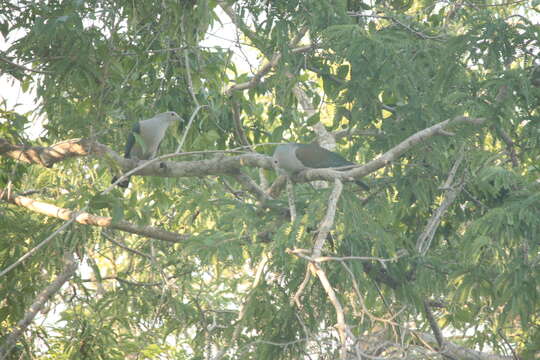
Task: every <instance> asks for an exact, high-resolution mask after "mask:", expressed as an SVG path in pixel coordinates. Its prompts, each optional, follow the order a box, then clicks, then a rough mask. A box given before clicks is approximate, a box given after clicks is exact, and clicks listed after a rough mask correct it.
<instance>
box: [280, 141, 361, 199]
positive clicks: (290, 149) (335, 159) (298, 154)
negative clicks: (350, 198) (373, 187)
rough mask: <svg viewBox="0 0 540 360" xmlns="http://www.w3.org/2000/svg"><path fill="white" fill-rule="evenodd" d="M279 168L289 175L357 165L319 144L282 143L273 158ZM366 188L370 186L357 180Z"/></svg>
mask: <svg viewBox="0 0 540 360" xmlns="http://www.w3.org/2000/svg"><path fill="white" fill-rule="evenodd" d="M272 161H273V163H274V166H276V167H277V168H278V170H280V171H282V172H285V173H287V174H289V175H292V174H294V173H298V172H300V171H302V170H307V169H322V168H336V167H342V166H347V165H355V164H354V163H353V162H351V161H348V160H346V159H345V158H343V156H341V155H339V154H338V153H335V152H332V151H329V150H326V149H325V148H323V147H320V146H319V145H317V144H297V143H288V144H281V145H278V146H277V147H276V150H275V151H274V156H273V158H272ZM355 183H357V184H358V185H360V186H361V187H363V188H364V189H365V190H369V187H368V186H367V185H366V184H365V183H364V182H362V181H360V180H357V181H355Z"/></svg>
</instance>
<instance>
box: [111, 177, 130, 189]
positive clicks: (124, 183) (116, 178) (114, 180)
mask: <svg viewBox="0 0 540 360" xmlns="http://www.w3.org/2000/svg"><path fill="white" fill-rule="evenodd" d="M118 178H119V176H113V178H112V180H111V184H114V183H115V182H116V181H117V180H118ZM130 178H131V176H127V177H126V178H124V180H122V181H120V182H118V183H117V184H116V185H118V186H120V187H122V188H124V189H125V188H127V187H128V185H129V179H130Z"/></svg>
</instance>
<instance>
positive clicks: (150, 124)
mask: <svg viewBox="0 0 540 360" xmlns="http://www.w3.org/2000/svg"><path fill="white" fill-rule="evenodd" d="M181 119H182V118H181V117H180V116H178V114H177V113H175V112H174V111H167V112H164V113H161V114H157V115H156V116H154V117H153V118H150V119H146V120H141V121H138V122H137V123H136V124H135V125H134V126H133V129H131V132H130V133H129V136H128V139H127V144H126V150H125V153H124V157H125V158H126V159H138V160H150V159H152V158H154V157H156V154H157V152H158V149H159V144H160V143H161V140H163V138H164V137H165V132H166V131H167V128H168V127H169V125H170V124H171V123H172V122H174V121H176V120H181ZM135 134H137V135H138V136H139V138H140V140H142V143H143V144H141V143H140V142H138V141H136V139H135ZM117 179H118V176H115V177H113V179H112V182H113V183H114V182H115V181H116V180H117ZM117 185H118V186H120V187H123V188H127V187H128V185H129V176H128V177H127V178H126V179H124V180H122V181H120V182H119V183H118V184H117Z"/></svg>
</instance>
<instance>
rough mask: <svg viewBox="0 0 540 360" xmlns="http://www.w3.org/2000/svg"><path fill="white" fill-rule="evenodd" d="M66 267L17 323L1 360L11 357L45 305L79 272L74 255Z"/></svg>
mask: <svg viewBox="0 0 540 360" xmlns="http://www.w3.org/2000/svg"><path fill="white" fill-rule="evenodd" d="M64 261H65V266H64V269H63V270H62V272H61V273H60V274H59V275H58V276H57V277H56V279H54V281H53V282H52V283H50V284H49V285H48V286H47V287H46V288H45V289H43V290H42V291H41V292H40V293H39V295H38V296H37V297H36V299H35V301H34V303H33V304H32V305H31V306H30V307H29V308H28V310H27V311H26V313H25V314H24V316H23V318H22V319H21V320H20V321H19V322H18V323H17V326H16V327H15V329H13V331H12V332H11V333H10V334H9V335H8V336H7V338H6V341H5V342H4V345H3V346H2V347H1V348H0V360H3V359H6V358H7V357H8V355H9V352H10V351H11V349H13V347H14V346H15V344H16V343H17V340H18V339H19V338H20V337H21V335H22V334H23V333H24V331H26V329H27V328H28V326H29V325H30V323H32V321H33V320H34V318H35V317H36V315H37V313H38V312H39V311H40V310H41V309H43V307H44V306H45V303H46V302H47V301H48V300H49V299H50V298H51V297H52V296H53V295H54V294H56V293H57V292H58V291H60V288H61V287H62V285H64V284H65V283H66V282H67V281H68V280H69V279H70V278H71V277H72V276H73V274H74V273H75V271H76V270H77V267H78V264H77V262H76V261H75V259H74V257H73V255H72V254H69V255H68V256H66V258H65V260H64Z"/></svg>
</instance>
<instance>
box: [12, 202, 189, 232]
mask: <svg viewBox="0 0 540 360" xmlns="http://www.w3.org/2000/svg"><path fill="white" fill-rule="evenodd" d="M5 201H7V202H9V203H12V204H15V205H19V206H22V207H25V208H27V209H29V210H31V211H34V212H37V213H40V214H43V215H47V216H50V217H55V218H58V219H62V220H66V221H69V220H70V219H72V218H74V219H75V220H74V221H75V222H77V223H79V224H83V225H93V226H101V227H106V228H110V229H115V230H121V231H125V232H128V233H131V234H136V235H141V236H147V237H150V238H153V239H158V240H163V241H168V242H173V243H177V242H181V241H183V240H186V239H187V238H188V235H181V234H177V233H173V232H169V231H165V230H161V229H157V228H155V227H151V226H137V225H134V224H132V223H129V222H127V221H124V220H120V221H117V222H113V221H112V218H110V217H107V216H97V215H92V214H90V213H87V212H84V211H80V212H76V211H72V210H69V209H64V208H60V207H57V206H55V205H52V204H49V203H45V202H42V201H38V200H33V199H31V198H28V197H25V196H13V195H7V198H5Z"/></svg>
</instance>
